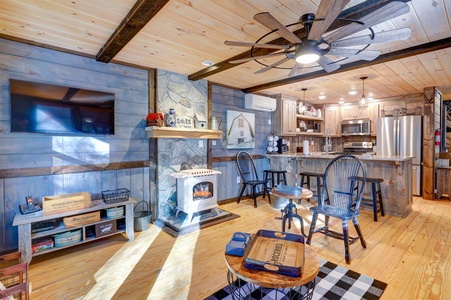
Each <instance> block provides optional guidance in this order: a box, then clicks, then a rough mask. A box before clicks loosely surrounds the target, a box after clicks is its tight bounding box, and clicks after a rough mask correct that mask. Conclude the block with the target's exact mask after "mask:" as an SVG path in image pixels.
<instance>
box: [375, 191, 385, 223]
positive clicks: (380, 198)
mask: <svg viewBox="0 0 451 300" xmlns="http://www.w3.org/2000/svg"><path fill="white" fill-rule="evenodd" d="M377 186H378V188H379V189H378V196H379V205H380V207H381V216H385V213H384V202H383V201H382V190H381V184H380V183H377Z"/></svg>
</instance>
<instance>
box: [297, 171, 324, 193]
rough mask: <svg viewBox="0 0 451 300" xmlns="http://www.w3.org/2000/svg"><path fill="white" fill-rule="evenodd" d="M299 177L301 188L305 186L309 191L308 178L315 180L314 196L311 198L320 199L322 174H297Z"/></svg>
mask: <svg viewBox="0 0 451 300" xmlns="http://www.w3.org/2000/svg"><path fill="white" fill-rule="evenodd" d="M299 175H301V187H304V185H307V188H308V189H309V190H311V188H310V177H315V178H316V187H317V188H316V194H315V193H314V194H313V196H316V199H319V197H321V188H322V186H323V184H322V180H323V176H324V174H323V173H314V172H301V173H299Z"/></svg>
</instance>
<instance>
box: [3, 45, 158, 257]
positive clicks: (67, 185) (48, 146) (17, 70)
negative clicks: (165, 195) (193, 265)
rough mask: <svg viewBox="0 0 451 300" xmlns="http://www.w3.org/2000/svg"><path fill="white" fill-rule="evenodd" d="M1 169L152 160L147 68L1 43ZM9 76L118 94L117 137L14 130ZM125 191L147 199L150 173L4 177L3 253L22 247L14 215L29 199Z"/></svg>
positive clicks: (142, 169)
mask: <svg viewBox="0 0 451 300" xmlns="http://www.w3.org/2000/svg"><path fill="white" fill-rule="evenodd" d="M0 62H1V63H0V129H1V134H0V169H12V168H33V167H50V166H62V165H84V164H96V163H116V162H129V161H148V160H149V140H148V138H147V137H146V133H145V130H144V127H145V122H144V121H143V119H144V118H145V116H146V115H147V113H148V101H149V100H148V99H149V94H148V93H149V91H148V82H149V77H148V76H149V75H148V72H147V71H146V70H141V69H136V68H131V67H125V66H120V65H115V64H111V63H110V64H104V63H99V62H96V61H95V60H93V59H89V58H84V57H80V56H75V55H71V54H67V53H62V52H57V51H53V50H48V49H44V48H39V47H34V46H30V45H25V44H21V43H16V42H11V41H6V40H2V39H0ZM9 79H18V80H25V81H34V82H44V83H50V84H57V85H65V86H71V87H80V88H86V89H91V90H100V91H107V92H113V93H115V123H116V126H115V135H114V136H102V135H83V136H67V135H50V134H28V133H11V132H10V125H9V124H10V116H9V114H10V96H9ZM121 187H125V188H128V189H130V191H131V196H132V197H133V198H135V199H137V200H139V201H140V200H145V201H149V199H150V195H149V193H150V192H149V169H148V168H137V169H124V170H117V171H98V172H85V173H77V174H65V175H48V176H32V177H21V178H9V179H0V218H1V219H0V226H1V227H0V252H2V251H6V250H10V249H14V248H16V247H17V229H16V228H14V227H13V226H12V221H13V218H14V215H15V214H16V213H19V209H18V206H19V204H20V203H23V201H24V199H25V198H24V197H25V196H27V195H31V196H33V198H34V199H38V200H40V199H41V198H42V197H43V196H46V195H57V194H66V193H73V192H80V191H88V192H90V193H91V194H92V197H93V199H96V198H97V199H98V198H100V192H101V191H103V190H108V189H116V188H121Z"/></svg>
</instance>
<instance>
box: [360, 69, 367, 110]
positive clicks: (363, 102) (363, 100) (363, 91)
mask: <svg viewBox="0 0 451 300" xmlns="http://www.w3.org/2000/svg"><path fill="white" fill-rule="evenodd" d="M365 79H368V77H367V76H362V77H360V80H362V85H363V87H362V98H361V99H360V107H361V108H365V107H367V104H366V96H365Z"/></svg>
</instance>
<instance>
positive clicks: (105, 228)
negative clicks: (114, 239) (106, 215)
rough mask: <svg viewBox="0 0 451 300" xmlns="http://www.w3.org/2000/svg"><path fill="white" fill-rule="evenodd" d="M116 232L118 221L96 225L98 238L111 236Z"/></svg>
mask: <svg viewBox="0 0 451 300" xmlns="http://www.w3.org/2000/svg"><path fill="white" fill-rule="evenodd" d="M116 231H117V230H116V221H108V222H103V223H100V224H96V237H101V236H104V235H109V234H112V233H115V232H116Z"/></svg>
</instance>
